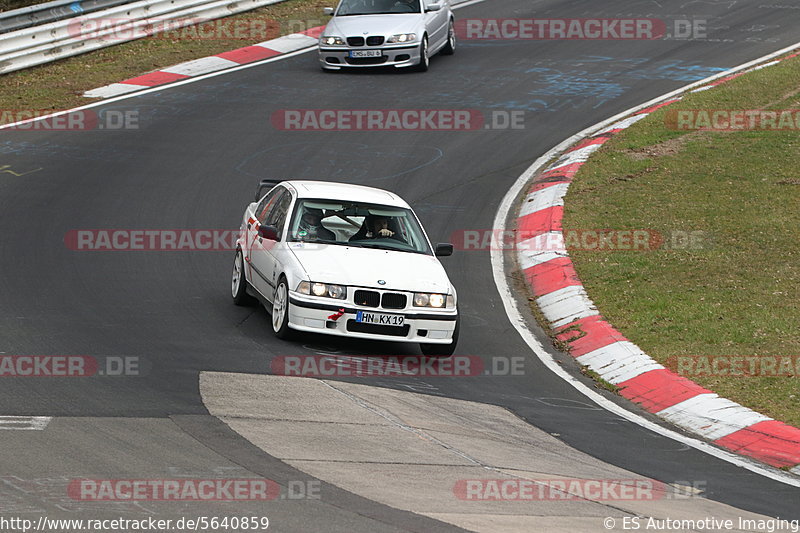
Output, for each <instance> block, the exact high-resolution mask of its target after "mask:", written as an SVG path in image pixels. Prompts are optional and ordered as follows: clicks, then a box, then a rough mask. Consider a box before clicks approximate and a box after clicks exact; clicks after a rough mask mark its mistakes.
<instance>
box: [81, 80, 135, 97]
mask: <svg viewBox="0 0 800 533" xmlns="http://www.w3.org/2000/svg"><path fill="white" fill-rule="evenodd" d="M149 88H150V87H149V86H148V85H134V84H132V83H112V84H111V85H106V86H104V87H98V88H97V89H92V90H90V91H86V92H85V93H83V96H85V97H86V98H110V97H112V96H119V95H121V94H127V93H132V92H134V91H141V90H142V89H149Z"/></svg>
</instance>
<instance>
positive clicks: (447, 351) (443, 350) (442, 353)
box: [419, 318, 461, 357]
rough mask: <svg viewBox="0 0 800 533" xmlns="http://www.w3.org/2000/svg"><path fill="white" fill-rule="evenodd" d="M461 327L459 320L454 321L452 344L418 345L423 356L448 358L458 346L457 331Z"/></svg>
mask: <svg viewBox="0 0 800 533" xmlns="http://www.w3.org/2000/svg"><path fill="white" fill-rule="evenodd" d="M460 325H461V319H460V318H459V319H456V328H455V329H454V330H453V342H451V343H450V344H426V343H421V344H420V345H419V347H420V349H421V350H422V353H423V355H426V356H428V357H450V356H451V355H453V353H455V351H456V345H457V344H458V330H459V327H460Z"/></svg>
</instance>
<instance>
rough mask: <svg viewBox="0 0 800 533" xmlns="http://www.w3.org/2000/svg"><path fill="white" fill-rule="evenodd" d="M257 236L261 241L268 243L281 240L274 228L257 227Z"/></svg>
mask: <svg viewBox="0 0 800 533" xmlns="http://www.w3.org/2000/svg"><path fill="white" fill-rule="evenodd" d="M258 236H259V237H261V238H262V239H267V240H268V241H279V240H281V238H280V235H278V228H276V227H275V226H263V225H262V226H259V227H258Z"/></svg>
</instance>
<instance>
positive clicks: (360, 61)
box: [346, 56, 386, 65]
mask: <svg viewBox="0 0 800 533" xmlns="http://www.w3.org/2000/svg"><path fill="white" fill-rule="evenodd" d="M346 60H347V62H348V63H349V64H351V65H380V64H382V63H386V56H381V57H348V58H346Z"/></svg>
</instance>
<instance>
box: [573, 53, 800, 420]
mask: <svg viewBox="0 0 800 533" xmlns="http://www.w3.org/2000/svg"><path fill="white" fill-rule="evenodd" d="M798 80H800V58H794V59H790V60H786V61H784V62H783V63H781V64H779V65H777V66H773V67H769V68H766V69H763V70H759V71H756V72H752V73H748V74H746V75H744V76H742V77H740V78H737V79H735V80H733V81H731V82H729V83H727V84H724V85H721V86H719V87H717V88H716V89H713V90H710V91H705V92H700V93H695V94H691V95H688V96H687V97H686V98H684V99H683V100H682V101H681V102H678V103H676V104H673V105H672V106H669V107H667V108H664V109H661V110H659V111H657V112H655V113H653V114H652V115H651V116H650V117H648V118H647V119H645V120H643V121H641V122H639V123H637V124H636V125H634V126H633V127H631V128H629V129H628V130H626V131H625V132H623V133H621V134H619V135H617V136H616V137H614V138H613V139H612V140H610V141H609V142H607V143H606V144H605V145H604V146H603V147H602V148H601V149H600V150H598V151H597V152H596V153H595V154H594V155H593V156H592V158H591V159H590V160H589V162H588V163H586V164H585V165H584V166H583V167H582V168H581V170H580V172H579V174H578V175H577V177H576V179H575V181H574V183H573V184H572V185H571V187H570V189H569V193H568V195H567V197H566V203H565V216H564V230H565V231H570V230H580V229H596V228H613V229H649V230H654V231H657V232H660V233H661V234H662V235H664V236H667V238H668V239H669V236H671V235H680V233H679V232H684V231H699V232H702V233H700V234H699V235H702V236H703V237H702V240H700V241H698V242H697V243H695V244H696V246H694V247H693V249H672V250H666V249H659V250H656V251H649V252H644V251H614V252H602V251H588V250H577V249H570V255H571V256H572V259H573V262H574V263H575V267H576V269H577V272H578V274H579V276H580V278H581V280H582V282H583V283H584V285H585V287H586V289H587V290H588V292H589V295H590V297H591V298H592V299H593V300H594V302H595V303H596V304H597V306H598V308H599V309H600V310H601V312H602V314H603V315H605V316H606V317H607V318H608V319H609V321H610V322H611V323H612V324H613V325H614V326H615V327H616V328H617V329H619V330H620V331H621V332H622V333H623V334H624V335H625V336H626V337H628V338H629V339H631V340H632V341H633V342H634V343H636V344H637V345H638V346H640V347H641V348H642V349H643V350H644V351H645V352H647V353H648V354H649V355H650V356H651V357H653V358H655V359H656V360H658V361H659V362H661V363H662V364H666V365H667V366H668V367H670V368H672V369H673V370H675V369H676V366H677V365H675V364H674V361H675V357H681V356H744V357H749V356H768V357H771V358H772V359H771V360H773V361H778V364H779V365H780V361H786V358H788V360H789V361H790V362H791V363H792V364H793V365H794V369H795V371H794V373H790V372H787V370H788V367H784V368H783V372H782V373H783V374H785V375H782V376H780V377H765V376H763V375H751V374H750V371H749V368H750V367H749V362H748V361H747V360H745V361H744V362H743V366H741V367H739V366H736V367H734V368H731V367H730V366H729V364H730V363H731V362H733V363H734V364H736V363H735V361H734V360H733V359H730V358H725V359H717V360H718V361H720V363H721V364H720V366H719V367H718V368H719V370H718V371H716V370H714V369H713V368H712V369H711V370H712V371H711V372H702V373H700V374H698V373H697V370H698V369H699V368H698V367H697V366H692V367H691V368H689V367H688V366H687V367H684V368H683V372H682V373H683V374H684V375H686V376H687V377H688V378H690V379H692V380H694V381H696V382H698V383H700V384H701V385H703V386H705V387H707V388H709V389H711V390H713V391H714V392H716V393H718V394H720V395H721V396H723V397H726V398H729V399H731V400H734V401H736V402H739V403H741V404H742V405H745V406H747V407H750V408H752V409H755V410H756V411H759V412H761V413H764V414H766V415H768V416H771V417H774V418H776V419H778V420H782V421H784V422H787V423H789V424H792V425H795V426H800V368H798V366H800V337H799V336H798V335H797V330H798V325H799V324H800V239H798V237H800V177H799V176H798V173H797V168H798V167H800V124H796V128H795V129H792V130H788V131H737V132H713V131H702V130H701V131H693V132H688V131H680V130H677V129H676V128H675V127H674V126H673V125H671V124H670V121H669V120H667V118H668V117H669V116H670V115H669V113H670V112H672V113H676V110H703V109H705V110H714V109H724V110H756V109H764V110H785V109H800V81H798ZM673 116H674V115H673ZM784 357H785V358H784ZM782 358H783V359H782ZM683 360H684V361H686V360H687V359H685V358H684V359H683ZM706 360H708V361H713V359H706ZM756 361H757V362H756V363H755V364H756V369H757V373H758V369H760V368H761V363H760V361H761V360H756ZM726 365H728V366H726ZM726 368H728V372H729V374H728V375H724V374H723V372H724V371H725V369H726ZM779 368H780V367H779ZM742 369H744V372H743V375H731V374H732V373H733V372H738V371H741V370H742Z"/></svg>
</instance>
